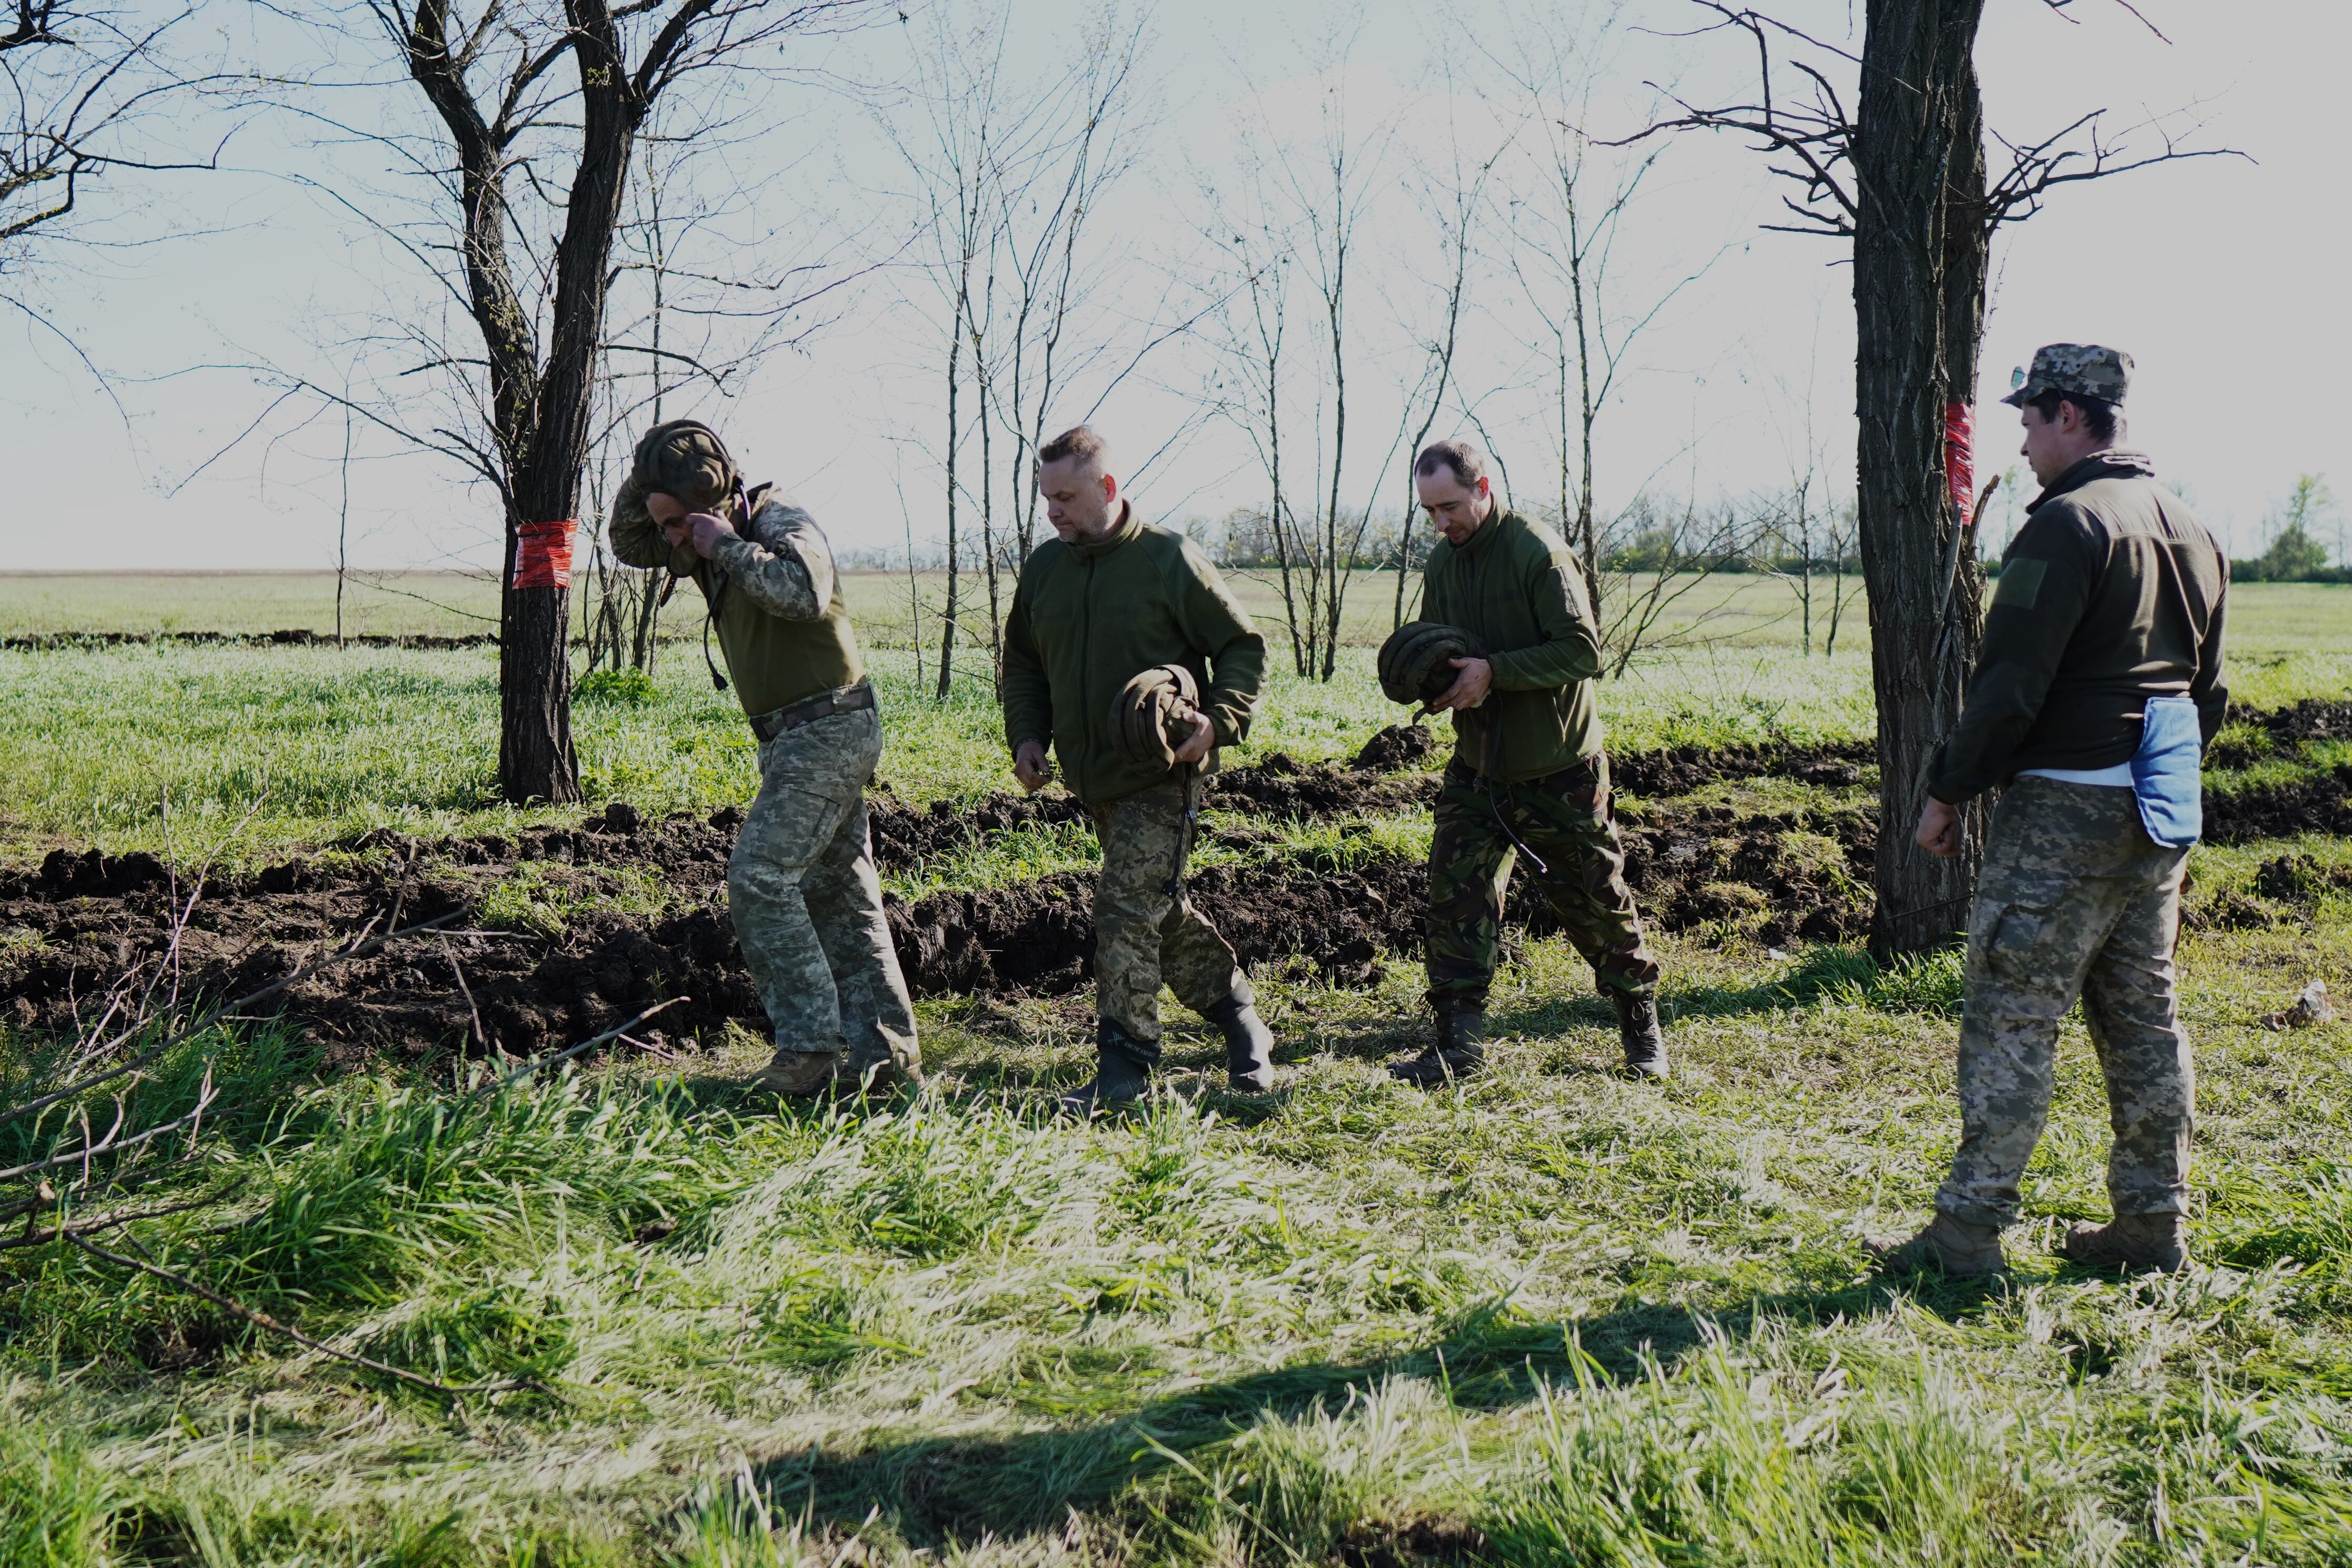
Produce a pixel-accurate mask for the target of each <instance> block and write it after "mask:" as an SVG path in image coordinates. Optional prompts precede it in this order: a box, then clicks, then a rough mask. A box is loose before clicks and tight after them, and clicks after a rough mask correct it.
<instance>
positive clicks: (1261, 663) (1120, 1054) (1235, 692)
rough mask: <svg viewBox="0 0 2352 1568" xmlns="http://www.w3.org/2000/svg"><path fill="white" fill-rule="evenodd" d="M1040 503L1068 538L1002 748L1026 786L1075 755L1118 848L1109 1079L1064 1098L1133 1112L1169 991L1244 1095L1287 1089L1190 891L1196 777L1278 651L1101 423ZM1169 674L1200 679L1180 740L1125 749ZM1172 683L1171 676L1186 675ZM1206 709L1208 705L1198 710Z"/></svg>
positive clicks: (1100, 971)
mask: <svg viewBox="0 0 2352 1568" xmlns="http://www.w3.org/2000/svg"><path fill="white" fill-rule="evenodd" d="M1037 489H1039V491H1040V492H1042V493H1043V494H1044V496H1045V519H1046V521H1048V522H1050V523H1052V524H1053V526H1054V535H1055V536H1054V537H1053V538H1052V539H1049V540H1047V541H1046V542H1045V543H1043V544H1041V545H1039V546H1038V547H1037V548H1036V550H1035V551H1034V552H1032V553H1031V555H1030V557H1029V559H1028V560H1027V561H1025V562H1024V563H1022V567H1021V581H1020V584H1019V586H1018V587H1016V588H1015V589H1014V590H1013V610H1012V613H1011V614H1010V615H1009V616H1006V617H1005V622H1004V680H1003V697H1004V740H1005V744H1006V745H1008V746H1010V747H1011V748H1012V751H1013V776H1014V777H1015V778H1017V779H1019V780H1020V781H1021V785H1022V787H1023V788H1024V789H1028V790H1037V789H1042V788H1044V787H1045V782H1046V781H1047V779H1049V778H1050V777H1052V776H1053V770H1052V767H1051V765H1050V764H1049V763H1047V762H1046V755H1045V753H1046V748H1047V747H1048V746H1051V747H1052V748H1053V752H1054V754H1055V756H1057V757H1058V758H1060V760H1061V763H1062V772H1063V773H1064V775H1065V776H1066V779H1067V780H1068V783H1069V787H1070V791H1071V793H1072V794H1074V795H1076V796H1077V797H1078V798H1079V799H1080V800H1082V801H1084V802H1085V803H1086V804H1087V809H1088V810H1089V811H1090V812H1091V813H1092V814H1093V816H1094V821H1095V837H1096V838H1097V839H1098V840H1099V841H1100V842H1101V844H1102V857H1103V859H1102V872H1101V875H1100V876H1099V877H1098V878H1097V879H1096V882H1095V905H1094V915H1095V954H1094V967H1095V1012H1096V1034H1095V1043H1096V1050H1097V1065H1096V1072H1095V1077H1094V1079H1093V1081H1092V1082H1090V1083H1088V1084H1087V1086H1086V1087H1085V1088H1084V1089H1080V1090H1078V1091H1077V1092H1076V1093H1075V1094H1072V1095H1070V1096H1068V1097H1066V1099H1065V1100H1064V1101H1063V1107H1064V1109H1066V1110H1070V1111H1073V1112H1076V1113H1078V1114H1084V1115H1091V1114H1093V1113H1094V1112H1096V1111H1097V1110H1104V1109H1107V1108H1108V1107H1110V1106H1113V1105H1117V1104H1120V1103H1123V1102H1125V1101H1129V1100H1134V1099H1136V1098H1137V1097H1138V1096H1139V1095H1140V1094H1141V1093H1142V1092H1143V1091H1144V1089H1145V1088H1146V1087H1147V1085H1148V1084H1149V1082H1150V1073H1151V1069H1152V1068H1155V1067H1157V1066H1158V1065H1159V1063H1160V983H1161V982H1162V981H1163V980H1165V981H1166V982H1167V984H1168V985H1169V987H1170V988H1171V990H1173V991H1174V992H1175V993H1176V995H1177V997H1178V999H1179V1000H1181V1002H1183V1004H1184V1005H1186V1006H1188V1007H1191V1008H1192V1009H1193V1010H1194V1011H1195V1012H1197V1013H1199V1014H1200V1015H1201V1016H1203V1017H1205V1018H1207V1019H1208V1020H1209V1021H1210V1022H1211V1023H1213V1024H1214V1025H1215V1026H1217V1028H1218V1030H1219V1031H1220V1032H1221V1033H1222V1034H1223V1036H1224V1037H1225V1065H1226V1068H1227V1070H1228V1073H1229V1074H1230V1077H1231V1081H1232V1083H1233V1085H1234V1088H1236V1089H1244V1090H1246V1091H1248V1092H1252V1093H1263V1092H1264V1091H1265V1090H1266V1089H1272V1088H1273V1087H1274V1059H1273V1057H1272V1055H1271V1052H1272V1050H1273V1047H1274V1037H1273V1036H1272V1035H1271V1034H1269V1033H1268V1032H1267V1030H1266V1027H1265V1024H1264V1023H1263V1022H1262V1021H1260V1019H1259V1017H1258V1016H1257V1007H1256V998H1255V994H1253V993H1252V991H1251V989H1250V983H1249V978H1248V977H1247V976H1246V975H1244V974H1243V973H1242V972H1241V967H1240V965H1239V964H1237V963H1235V962H1234V950H1233V948H1232V947H1231V946H1230V945H1229V944H1228V943H1227V942H1226V941H1225V939H1224V938H1223V937H1222V936H1220V935H1218V934H1217V930H1216V928H1215V927H1214V926H1213V925H1211V924H1210V923H1209V921H1207V919H1206V918H1205V917H1204V916H1203V915H1202V913H1201V911H1200V910H1199V909H1197V908H1196V907H1194V905H1193V903H1192V899H1191V898H1190V897H1188V896H1187V895H1186V893H1185V891H1184V887H1183V883H1182V880H1181V878H1182V871H1183V862H1184V855H1185V850H1186V848H1187V847H1188V845H1189V843H1190V836H1191V827H1190V820H1189V819H1190V817H1191V816H1192V814H1193V812H1194V811H1195V810H1196V809H1197V805H1198V800H1197V796H1196V795H1194V794H1193V793H1192V792H1193V791H1194V790H1196V789H1197V788H1198V782H1197V773H1192V770H1201V771H1205V770H1206V769H1208V768H1212V767H1213V766H1214V765H1215V760H1216V749H1217V748H1218V747H1220V746H1229V745H1235V744H1238V743H1239V742H1241V740H1242V738H1243V737H1244V735H1246V734H1247V733H1248V732H1249V722H1250V719H1251V717H1252V716H1253V715H1254V714H1255V712H1256V710H1257V700H1258V692H1259V689H1261V688H1262V687H1263V686H1264V684H1265V638H1264V637H1260V636H1258V634H1257V631H1256V629H1255V627H1254V626H1251V625H1250V618H1249V613H1248V612H1247V611H1246V610H1244V609H1243V608H1242V606H1241V604H1240V602H1239V601H1238V600H1236V599H1235V598H1234V595H1233V594H1232V592H1231V591H1230V590H1228V589H1227V588H1226V586H1225V584H1224V580H1223V578H1222V577H1220V576H1219V575H1218V574H1217V569H1216V568H1215V567H1214V566H1213V565H1211V564H1210V563H1209V560H1208V557H1206V556H1204V555H1202V553H1201V552H1200V551H1199V550H1197V549H1195V548H1194V547H1193V545H1192V542H1191V541H1190V540H1188V539H1186V538H1185V537H1184V536H1183V535H1182V534H1181V533H1171V532H1170V531H1168V530H1166V529H1164V528H1155V527H1153V526H1152V525H1150V523H1147V522H1145V521H1143V519H1142V518H1141V517H1140V516H1139V514H1138V513H1137V511H1136V510H1135V507H1134V504H1133V503H1132V502H1131V501H1130V500H1129V499H1128V497H1127V496H1126V494H1125V492H1124V487H1122V486H1121V484H1120V482H1119V479H1118V474H1117V473H1116V472H1115V471H1114V469H1113V468H1112V466H1111V461H1110V453H1109V448H1108V445H1107V444H1106V443H1105V442H1104V440H1103V438H1102V437H1100V436H1098V435H1097V434H1096V433H1095V432H1094V431H1093V430H1091V429H1089V428H1087V426H1083V425H1081V426H1077V427H1076V428H1075V429H1071V430H1066V431H1064V432H1063V433H1062V434H1061V435H1059V436H1056V437H1054V439H1052V440H1051V441H1048V442H1046V443H1045V446H1044V447H1040V448H1039V449H1038V453H1037ZM1161 666H1174V667H1178V668H1181V670H1182V671H1184V672H1185V674H1186V676H1189V680H1186V679H1182V678H1179V679H1178V680H1177V682H1176V684H1177V685H1180V686H1183V687H1185V688H1187V689H1189V691H1190V693H1191V697H1189V698H1187V699H1186V700H1185V702H1184V706H1185V707H1187V708H1189V709H1191V710H1192V711H1191V715H1190V719H1189V721H1187V722H1186V724H1185V731H1186V732H1185V734H1184V736H1183V739H1182V741H1181V743H1180V744H1178V745H1176V746H1174V747H1172V748H1170V749H1169V750H1167V751H1165V752H1160V753H1158V754H1152V755H1147V754H1145V752H1147V750H1150V749H1149V748H1143V747H1137V746H1134V745H1131V744H1123V743H1122V742H1121V737H1120V733H1119V728H1120V726H1119V725H1118V724H1117V723H1115V721H1121V720H1123V719H1124V716H1125V714H1124V709H1125V702H1126V700H1127V699H1128V697H1129V692H1130V690H1131V689H1134V688H1135V687H1136V685H1137V678H1138V677H1146V678H1147V680H1148V678H1149V676H1150V673H1151V672H1154V671H1156V670H1157V669H1158V668H1159V667H1161ZM1170 673H1171V674H1172V673H1173V671H1171V672H1170ZM1193 699H1197V701H1195V700H1193ZM1187 773H1192V776H1191V777H1187V776H1186V775H1187Z"/></svg>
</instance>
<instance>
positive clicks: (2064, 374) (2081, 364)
mask: <svg viewBox="0 0 2352 1568" xmlns="http://www.w3.org/2000/svg"><path fill="white" fill-rule="evenodd" d="M2131 373H2132V356H2131V355H2129V354H2127V353H2124V351H2123V350H2121V349H2107V348H2101V347H2100V346H2099V345H2098V344H2096V343H2044V344H2042V346H2041V347H2040V348H2038V349H2036V350H2034V351H2033V368H2032V370H2030V371H2027V370H2017V371H2011V373H2010V377H2009V383H2010V385H2011V386H2012V387H2014V388H2015V389H2016V390H2014V391H2012V392H2011V394H2010V395H2008V396H2007V397H2004V398H2002V399H2001V401H2002V402H2003V403H2006V404H2008V405H2010V406H2011V407H2012V408H2020V407H2023V406H2024V405H2026V404H2029V403H2031V402H2032V401H2033V400H2034V399H2035V398H2037V397H2039V396H2041V395H2042V394H2043V393H2045V392H2063V393H2069V394H2072V395H2074V396H2076V397H2095V398H2097V399H2098V400H2099V401H2100V402H2102V403H2113V404H2118V405H2120V404H2121V403H2122V402H2123V400H2124V394H2125V393H2126V392H2127V391H2129V390H2130V389H2131Z"/></svg>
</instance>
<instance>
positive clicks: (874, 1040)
mask: <svg viewBox="0 0 2352 1568" xmlns="http://www.w3.org/2000/svg"><path fill="white" fill-rule="evenodd" d="M611 535H612V541H613V553H614V556H615V557H616V558H617V559H618V560H620V561H621V562H623V563H625V564H627V565H631V566H667V567H668V568H669V571H670V573H671V578H672V581H675V580H676V579H677V578H679V577H691V578H693V579H694V581H695V583H696V584H697V585H698V586H699V587H700V588H701V590H702V595H703V597H704V599H705V600H706V601H707V602H708V604H709V628H710V629H713V630H715V631H716V632H717V633H718V637H719V647H720V648H721V649H722V650H723V651H724V653H725V655H726V658H727V666H728V668H729V669H730V671H731V672H732V673H733V675H734V684H735V689H736V693H737V695H738V696H739V697H740V699H741V700H742V704H743V710H744V712H745V714H746V715H747V716H748V717H749V718H750V720H751V731H752V733H753V735H754V736H755V737H757V739H758V741H759V742H760V793H759V795H758V797H757V798H755V799H754V800H753V801H752V802H751V808H750V810H749V811H748V812H747V813H746V814H745V816H744V820H743V826H742V830H741V831H740V834H738V836H737V837H736V840H735V851H734V854H733V855H732V856H731V857H730V858H729V860H728V863H727V905H728V912H729V914H730V916H731V917H732V919H733V921H734V922H735V933H736V936H737V938H738V939H739V940H740V942H741V943H742V948H743V960H744V963H746V964H747V965H748V966H749V967H750V969H751V979H752V983H753V984H755V985H756V986H757V987H758V989H759V993H760V1001H761V1005H763V1006H765V1008H766V1009H767V1013H768V1022H769V1025H770V1026H771V1027H772V1029H773V1030H774V1033H775V1044H776V1052H775V1057H774V1059H773V1060H772V1061H771V1062H769V1064H768V1066H767V1067H766V1068H764V1069H762V1071H761V1074H760V1076H759V1077H758V1079H756V1080H755V1081H756V1082H757V1083H758V1084H759V1085H760V1086H761V1087H762V1088H766V1089H772V1090H774V1091H775V1092H777V1093H780V1094H786V1095H795V1096H805V1095H814V1094H818V1093H822V1092H824V1091H827V1090H829V1089H835V1088H864V1089H881V1088H886V1087H888V1086H892V1085H896V1084H899V1083H903V1082H908V1081H912V1080H914V1079H916V1078H917V1077H918V1075H919V1052H918V1048H917V1045H916V1040H915V1014H914V1006H913V1005H912V1004H911V1003H910V1002H909V1001H908V996H907V982H906V979H905V977H904V976H903V975H902V974H901V973H899V969H898V953H897V952H896V950H895V949H893V948H892V946H891V943H890V928H889V926H888V924H887V922H886V921H884V919H883V915H882V883H881V879H880V877H879V876H878V874H877V871H876V869H875V865H874V851H873V846H872V842H871V840H870V838H869V837H868V834H867V829H866V784H868V783H870V782H871V781H872V779H873V777H874V768H875V763H877V760H878V759H879V758H880V756H881V754H882V724H881V719H880V715H879V713H878V711H877V709H876V706H875V700H874V688H873V686H872V684H871V683H870V682H868V681H867V680H866V672H865V668H864V666H863V663H862V661H861V659H860V658H859V656H858V650H857V636H856V632H855V631H854V630H853V629H852V628H851V626H850V623H849V614H848V610H847V608H846V607H845V605H844V604H843V602H842V596H841V583H840V579H839V577H838V576H837V575H836V574H835V572H834V566H833V552H832V550H831V548H830V547H829V546H828V545H827V544H826V542H825V537H824V533H823V532H821V531H819V530H818V528H817V525H816V522H815V520H814V519H813V518H811V517H810V516H809V514H808V513H807V512H805V511H803V510H801V509H800V508H799V507H798V506H796V505H794V504H793V501H792V500H790V499H789V498H787V497H785V496H782V495H781V494H779V493H777V492H776V491H775V490H774V489H772V488H771V487H769V486H766V485H761V486H758V487H756V488H754V489H751V490H750V491H748V492H747V491H746V490H745V489H744V488H743V484H742V480H741V478H740V475H739V473H738V471H737V469H736V467H735V462H734V459H733V458H730V456H729V455H728V452H727V448H726V447H725V446H724V445H723V444H721V442H720V441H719V437H718V436H717V434H716V433H715V432H713V431H712V430H710V429H709V427H708V426H703V425H700V424H698V423H696V422H694V421H692V420H674V421H672V422H670V423H668V424H666V425H661V426H656V427H655V428H654V429H653V430H652V431H651V432H650V433H649V434H647V435H646V437H645V439H644V440H642V441H640V442H639V443H638V444H637V449H636V456H635V461H634V462H633V463H632V465H631V467H630V471H629V476H628V479H626V480H625V482H624V483H623V484H622V486H621V489H620V494H619V495H618V496H617V497H616V498H615V500H614V507H613V522H612V530H611ZM711 679H712V680H713V681H714V683H716V684H719V686H721V687H722V688H723V687H724V686H725V684H726V682H725V681H724V679H721V678H720V677H719V672H718V668H717V667H716V666H715V665H714V666H713V667H712V669H711Z"/></svg>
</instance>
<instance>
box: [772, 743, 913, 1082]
mask: <svg viewBox="0 0 2352 1568" xmlns="http://www.w3.org/2000/svg"><path fill="white" fill-rule="evenodd" d="M881 755H882V721H881V719H880V716H879V715H877V713H876V712H875V710H873V709H870V708H868V709H866V710H864V711H862V712H856V713H835V714H834V715H832V716H831V717H829V718H824V719H818V720H815V721H813V722H811V723H807V724H803V725H801V726H800V727H799V728H797V729H793V730H787V731H784V732H783V733H782V734H781V735H778V736H777V737H776V738H775V739H774V740H772V741H769V742H763V743H762V744H761V747H760V794H759V796H758V798H757V799H755V800H753V801H752V802H751V810H750V811H749V812H748V813H747V814H746V815H745V816H744V818H743V829H742V832H741V833H740V834H739V835H738V836H737V837H736V839H735V852H734V854H733V855H732V856H730V857H729V858H728V861H727V908H728V912H729V913H730V915H731V916H732V917H733V919H734V921H735V935H736V938H737V939H738V940H739V941H740V942H741V943H742V946H743V962H744V963H745V964H746V965H747V966H748V967H749V968H750V969H751V984H753V985H754V986H755V987H757V988H758V990H759V993H760V1002H761V1005H762V1006H764V1007H765V1008H767V1010H768V1023H769V1025H770V1026H772V1028H773V1029H774V1030H775V1036H776V1048H777V1049H778V1050H782V1051H814V1052H832V1051H837V1050H841V1049H843V1048H845V1047H846V1048H847V1050H848V1052H849V1055H850V1060H851V1061H852V1063H853V1064H855V1065H856V1066H857V1067H859V1068H866V1067H871V1066H873V1065H874V1064H875V1063H877V1062H879V1061H884V1060H887V1059H896V1060H897V1061H898V1064H899V1065H900V1066H901V1067H913V1066H915V1065H916V1059H917V1047H916V1044H915V1009H914V1005H913V1004H912V1003H910V1002H909V1001H908V998H907V981H906V977H905V976H904V975H902V974H901V973H899V972H898V952H897V951H896V950H895V949H894V948H893V947H892V946H891V945H890V927H889V924H888V922H887V921H885V920H884V919H883V918H882V881H881V879H880V877H879V876H878V875H877V873H876V871H875V869H874V849H873V845H872V843H871V841H870V839H869V838H868V837H867V833H866V784H867V782H868V781H870V780H871V779H872V778H873V776H874V764H875V763H876V762H877V760H879V759H880V757H881Z"/></svg>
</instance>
